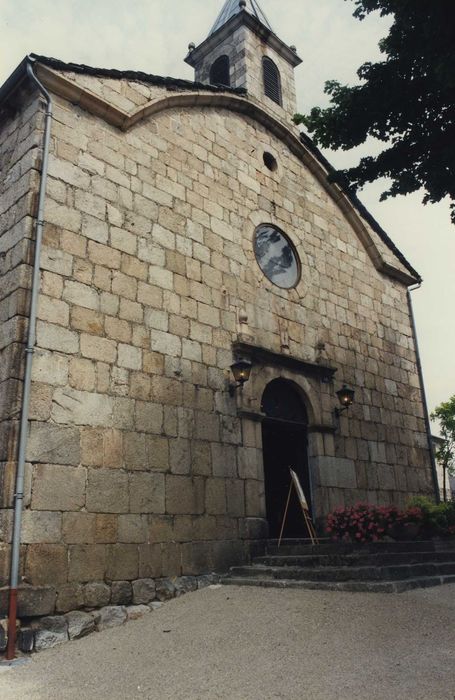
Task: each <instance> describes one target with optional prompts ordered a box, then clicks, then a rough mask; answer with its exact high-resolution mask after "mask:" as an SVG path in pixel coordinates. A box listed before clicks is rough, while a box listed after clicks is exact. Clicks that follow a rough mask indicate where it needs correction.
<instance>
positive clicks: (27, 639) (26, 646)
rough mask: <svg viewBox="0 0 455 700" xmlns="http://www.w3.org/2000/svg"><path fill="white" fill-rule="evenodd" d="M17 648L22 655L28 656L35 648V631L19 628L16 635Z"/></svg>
mask: <svg viewBox="0 0 455 700" xmlns="http://www.w3.org/2000/svg"><path fill="white" fill-rule="evenodd" d="M17 646H18V648H19V649H20V651H22V652H24V654H30V653H31V652H32V651H33V650H34V648H35V630H34V629H33V628H32V627H21V628H20V630H19V632H18V634H17Z"/></svg>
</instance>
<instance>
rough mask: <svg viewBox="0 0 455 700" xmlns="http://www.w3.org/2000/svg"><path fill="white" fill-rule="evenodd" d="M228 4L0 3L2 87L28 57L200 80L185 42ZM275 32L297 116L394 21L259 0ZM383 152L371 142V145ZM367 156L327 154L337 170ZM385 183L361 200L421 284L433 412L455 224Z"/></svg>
mask: <svg viewBox="0 0 455 700" xmlns="http://www.w3.org/2000/svg"><path fill="white" fill-rule="evenodd" d="M223 2H224V0H174V1H173V2H172V1H171V0H129V2H128V3H125V2H124V0H90V1H89V0H59V2H55V0H39V1H38V0H20V2H18V1H17V0H0V36H1V37H2V40H1V44H0V84H1V83H3V82H4V80H6V78H7V77H8V76H9V75H10V73H11V72H12V71H13V70H14V68H15V67H16V66H17V65H18V63H19V62H20V61H21V60H22V58H23V57H24V56H25V55H26V54H28V53H31V52H34V53H37V54H44V55H46V56H53V57H55V58H59V59H61V60H63V61H72V62H75V63H86V64H88V65H92V66H97V67H102V68H119V69H131V70H141V71H145V72H147V73H153V74H155V75H170V76H172V77H178V78H186V79H189V80H192V79H193V71H192V69H191V68H190V67H189V66H187V65H186V64H185V63H183V57H184V56H185V55H186V53H187V47H188V44H189V43H190V42H191V41H194V42H195V43H196V44H198V43H200V42H201V41H202V40H203V39H205V37H206V36H207V34H208V32H209V30H210V28H211V26H212V25H213V23H214V21H215V19H216V17H217V15H218V13H219V12H220V10H221V7H222V5H223ZM260 4H261V7H262V9H263V10H264V12H265V14H266V15H267V17H268V19H269V21H270V23H271V25H272V27H273V29H274V31H275V33H276V34H278V36H279V37H280V38H281V39H282V40H283V41H285V42H286V43H287V44H289V45H292V44H295V45H296V46H297V49H298V53H299V55H300V56H301V58H302V59H303V65H302V66H300V67H298V68H297V69H296V83H297V102H298V110H299V112H308V111H309V110H310V109H311V107H313V106H315V105H319V106H324V105H326V104H327V97H326V96H325V95H324V91H323V89H324V82H325V81H326V80H330V79H337V80H340V81H341V82H344V83H350V84H353V83H355V82H357V76H356V71H357V68H358V67H359V66H360V65H361V64H362V63H363V62H365V61H367V60H371V61H374V60H377V59H378V58H379V57H380V55H381V54H380V53H379V49H378V41H379V40H380V39H381V38H382V37H383V36H385V35H386V34H387V31H388V27H389V24H390V19H388V18H381V17H379V15H378V14H377V13H374V14H373V15H370V16H369V17H368V18H367V19H366V20H364V21H363V22H359V21H358V20H356V19H354V18H353V17H352V12H353V9H354V3H353V2H352V0H260ZM375 147H376V145H375V144H372V145H371V148H373V149H374V148H375ZM367 152H368V149H366V148H365V147H362V148H361V149H355V151H351V152H331V151H327V150H326V151H324V154H325V155H326V157H327V158H328V159H329V160H330V161H331V162H332V164H333V165H335V166H337V167H345V166H348V165H350V164H354V163H355V162H356V158H357V157H358V156H359V155H363V154H366V153H367ZM383 184H384V183H380V182H378V183H374V184H372V185H369V186H367V187H366V188H365V189H364V190H363V191H362V192H360V193H359V196H360V198H361V200H362V201H363V202H364V204H365V205H366V206H367V208H368V209H369V210H370V212H371V213H372V214H373V216H374V217H375V218H376V219H377V220H378V222H379V223H380V224H381V225H382V227H383V228H384V229H385V230H386V231H387V233H388V234H389V235H390V237H391V238H392V240H393V241H394V242H395V243H396V245H397V246H398V247H399V248H400V250H401V251H402V252H403V253H404V255H405V256H406V257H407V259H408V260H409V261H410V263H411V264H412V265H413V266H414V267H415V268H416V269H417V271H418V272H419V273H420V274H421V275H422V277H423V279H424V284H423V286H422V287H421V289H419V290H416V291H415V292H413V301H414V310H415V315H416V322H417V331H418V339H419V347H420V352H421V356H422V364H423V370H424V375H425V386H426V391H427V398H428V405H429V408H430V411H431V410H432V409H433V408H434V407H435V406H436V405H437V404H439V403H440V402H441V401H445V400H447V399H448V398H449V397H450V396H452V395H454V394H455V359H454V358H455V352H454V349H455V322H454V316H455V314H454V300H455V226H453V225H451V223H450V215H449V205H448V203H447V202H443V203H440V204H437V205H427V206H423V204H422V203H421V200H422V194H421V193H416V194H414V195H410V196H407V197H398V198H396V199H391V200H388V201H386V202H379V195H380V193H381V192H382V190H383Z"/></svg>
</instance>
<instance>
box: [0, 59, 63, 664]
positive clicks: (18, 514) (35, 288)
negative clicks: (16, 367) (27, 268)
mask: <svg viewBox="0 0 455 700" xmlns="http://www.w3.org/2000/svg"><path fill="white" fill-rule="evenodd" d="M33 63H34V60H33V59H32V58H30V56H28V57H27V75H28V77H29V78H30V80H31V81H32V82H33V83H34V84H35V85H36V86H37V88H38V90H39V91H40V92H41V94H42V95H43V96H44V98H45V100H46V112H45V122H44V137H43V157H42V166H41V182H40V187H39V199H38V213H37V217H36V227H35V231H36V234H35V257H34V262H33V276H32V290H31V295H32V296H31V303H30V318H29V324H28V337H27V346H26V348H25V374H24V390H23V396H22V409H21V419H20V429H19V447H18V460H17V472H16V492H15V494H14V525H13V539H12V542H11V573H10V591H9V613H8V648H7V652H6V658H7V659H8V660H11V659H14V656H15V651H16V617H17V586H18V579H19V556H20V545H21V525H22V508H23V502H24V472H25V454H26V448H27V435H28V416H29V406H30V388H31V380H32V361H33V353H34V352H35V342H36V313H37V304H38V293H39V285H40V258H41V242H42V239H43V226H44V221H43V215H44V200H45V196H46V180H47V171H48V162H49V141H50V135H51V123H52V99H51V96H50V95H49V93H48V92H47V90H46V89H45V88H44V86H43V85H42V84H41V83H40V81H39V80H38V78H37V77H36V75H35V74H34V72H33V67H32V66H33Z"/></svg>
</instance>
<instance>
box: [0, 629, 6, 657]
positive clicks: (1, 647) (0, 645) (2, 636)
mask: <svg viewBox="0 0 455 700" xmlns="http://www.w3.org/2000/svg"><path fill="white" fill-rule="evenodd" d="M6 643H7V638H6V633H5V630H4V629H3V627H2V626H1V625H0V651H5V649H6Z"/></svg>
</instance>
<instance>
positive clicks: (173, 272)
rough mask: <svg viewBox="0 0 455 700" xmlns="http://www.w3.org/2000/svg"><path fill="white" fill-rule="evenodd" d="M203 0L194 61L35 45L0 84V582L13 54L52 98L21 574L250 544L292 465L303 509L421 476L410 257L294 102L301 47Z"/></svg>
mask: <svg viewBox="0 0 455 700" xmlns="http://www.w3.org/2000/svg"><path fill="white" fill-rule="evenodd" d="M223 12H224V15H223V16H221V18H220V20H219V26H217V25H215V28H214V31H213V32H212V33H211V35H210V36H209V37H208V39H207V40H206V41H205V42H203V43H202V44H201V45H200V46H198V47H193V46H191V49H190V52H189V54H188V56H187V59H186V60H187V62H189V63H190V64H191V65H193V66H194V67H195V71H196V80H197V81H198V82H195V83H191V82H188V81H182V80H171V79H164V78H159V77H156V76H151V75H147V74H143V73H133V72H119V71H108V70H102V69H93V68H88V67H87V66H79V65H74V64H64V63H61V62H59V61H56V60H53V59H47V58H44V57H34V58H33V59H27V60H25V61H24V63H23V64H21V66H19V68H18V69H17V71H16V72H15V74H13V76H12V78H11V79H10V80H9V81H8V82H7V84H6V85H5V86H4V87H3V88H2V91H1V93H0V98H1V111H2V117H1V121H0V165H1V169H2V180H1V184H0V188H1V191H0V215H1V228H0V274H1V278H0V323H1V333H0V351H1V360H0V382H1V383H0V421H1V423H0V436H1V439H0V489H1V490H0V508H1V510H0V524H1V528H0V585H3V586H7V584H8V576H9V567H10V561H9V557H10V543H11V538H12V522H13V512H14V506H15V493H16V481H15V480H16V471H17V460H18V457H17V451H18V442H19V439H20V429H19V419H20V414H21V410H22V397H23V384H24V355H25V353H24V348H25V344H26V333H27V327H28V323H29V317H30V298H31V287H32V271H33V252H34V245H33V241H34V236H35V228H36V211H37V209H36V203H37V193H38V190H39V186H40V181H41V169H42V162H43V125H44V114H45V110H46V104H45V102H44V101H43V99H42V95H41V94H40V92H39V90H38V89H37V88H36V86H35V85H34V84H33V83H32V81H30V80H29V79H28V78H27V75H26V72H25V71H26V65H27V64H30V61H31V65H32V67H33V71H34V73H35V74H36V76H37V77H38V79H39V81H40V82H41V83H42V85H44V87H45V88H46V90H47V91H48V92H49V93H50V96H51V99H52V104H53V118H52V126H51V140H50V145H49V170H48V178H47V184H46V199H45V209H44V238H43V246H42V250H41V255H40V262H39V267H40V285H39V296H38V310H37V326H36V344H35V352H34V355H33V361H32V381H31V397H30V410H29V414H28V420H29V430H28V433H27V435H26V454H25V487H24V511H23V518H22V530H21V557H20V576H21V580H22V582H23V584H24V585H25V586H31V587H33V588H34V589H36V590H38V589H39V590H41V591H48V592H49V591H50V592H51V597H52V596H53V598H52V599H53V600H54V601H56V603H55V604H56V606H57V609H58V610H60V611H62V610H63V611H64V610H65V609H72V608H74V607H78V606H80V605H82V604H83V587H84V586H85V585H86V584H87V583H89V582H93V581H104V582H107V583H108V584H112V583H113V582H120V581H132V580H135V579H139V578H147V577H150V578H158V577H162V576H173V575H181V574H201V573H205V572H209V571H212V570H225V569H226V568H227V567H228V566H229V565H230V564H232V563H234V562H236V561H240V560H242V559H244V558H246V557H247V556H248V552H249V549H250V546H251V545H252V544H253V543H255V542H257V541H259V540H261V539H263V538H265V537H267V535H268V534H269V533H270V534H272V535H274V534H275V530H274V528H275V529H276V522H277V519H278V517H279V515H280V513H282V509H283V507H284V503H283V502H282V498H281V494H282V491H283V488H284V489H285V490H286V489H287V485H288V483H289V476H288V471H287V467H288V466H291V465H292V466H294V467H295V468H296V470H297V471H299V472H300V477H301V480H302V483H303V484H304V488H305V493H306V496H307V500H308V501H309V503H310V505H311V508H312V512H313V516H314V518H315V520H316V521H318V522H321V521H322V519H323V517H324V516H325V515H326V514H327V513H328V512H329V511H330V510H331V509H333V508H334V507H336V506H339V505H342V504H351V503H353V502H356V501H359V500H363V501H369V502H372V503H386V504H389V503H395V504H397V505H403V504H404V503H405V501H406V500H407V498H408V497H409V496H411V495H414V494H421V493H431V492H432V488H433V486H432V472H431V465H430V453H429V447H428V437H427V433H426V430H425V422H424V407H423V400H422V389H421V386H420V383H419V377H418V373H417V370H416V347H415V338H414V336H413V331H412V324H411V319H410V311H409V307H408V300H407V289H408V287H409V286H411V285H413V284H415V283H417V282H419V281H420V278H419V276H418V274H417V273H416V272H415V271H414V270H413V268H412V267H411V266H410V265H409V263H408V262H407V261H406V260H405V259H404V258H403V256H402V255H401V254H400V253H399V251H397V249H396V248H395V246H394V245H393V244H392V243H391V241H390V240H389V239H388V238H387V236H386V234H385V233H384V232H383V231H382V229H381V228H380V227H379V226H378V224H376V222H375V221H374V220H373V219H372V218H371V216H369V215H368V213H367V212H365V210H364V209H363V208H362V207H361V206H360V204H359V203H358V202H357V201H356V200H354V199H353V198H352V197H351V198H350V197H348V196H347V195H346V194H345V193H343V192H342V191H341V190H340V189H339V188H338V187H337V186H335V185H333V184H330V183H329V181H328V178H327V174H328V165H327V164H326V162H325V161H324V159H323V158H322V157H321V156H320V154H318V152H317V151H316V149H315V148H314V147H313V146H312V144H311V143H310V142H309V141H308V139H307V138H305V137H300V135H299V133H298V131H297V130H296V127H295V126H294V125H293V123H292V115H293V114H294V112H295V111H296V104H295V88H294V69H295V67H296V66H297V65H298V64H299V63H300V59H299V58H298V56H297V54H296V52H295V50H294V49H293V48H289V47H288V46H286V45H285V44H284V43H283V42H282V41H281V40H280V39H279V38H278V37H277V36H276V35H275V34H274V33H273V32H272V31H271V29H270V27H269V26H268V23H267V21H266V20H265V18H264V17H263V16H262V15H260V14H258V13H257V9H256V4H254V5H250V4H245V3H243V2H242V3H240V5H237V3H233V2H227V3H226V5H225V7H224V8H223ZM220 58H221V59H222V61H221V62H220V63H219V64H218V67H219V68H220V70H221V72H220V73H218V75H221V76H223V75H224V76H225V79H224V82H225V84H224V85H219V84H218V85H211V84H209V80H210V72H211V69H212V67H213V65H214V63H215V61H216V60H218V59H220ZM226 59H227V60H226ZM266 59H267V60H266ZM226 67H227V72H226ZM223 71H224V73H223ZM226 76H227V77H226ZM274 246H278V248H276V247H275V248H274ZM277 250H278V253H276V251H277ZM238 359H243V360H248V361H250V362H251V363H252V369H251V377H250V379H249V381H247V382H246V383H245V384H244V386H243V388H237V389H236V390H235V391H232V390H231V391H230V386H229V385H230V384H232V382H233V379H232V376H231V372H230V366H231V365H232V364H233V362H234V361H235V360H238ZM343 384H346V385H348V386H349V387H352V388H353V389H354V390H355V400H354V403H353V405H352V406H351V407H350V408H349V410H347V411H344V412H343V413H341V415H337V414H336V413H335V408H336V406H337V404H338V399H337V396H336V391H337V390H338V389H340V388H341V386H342V385H343ZM280 460H281V461H280ZM286 461H287V462H289V463H286ZM291 462H292V464H291ZM277 474H279V476H278V477H277ZM276 494H278V495H279V498H275V496H276ZM273 523H274V524H273ZM288 534H289V535H290V536H305V533H304V532H303V531H302V532H299V530H298V525H295V529H294V530H293V531H292V532H289V533H288ZM43 595H44V593H43ZM47 612H50V610H49V611H47Z"/></svg>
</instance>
